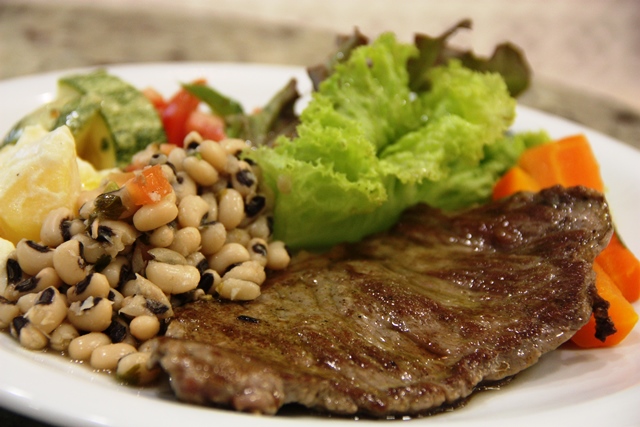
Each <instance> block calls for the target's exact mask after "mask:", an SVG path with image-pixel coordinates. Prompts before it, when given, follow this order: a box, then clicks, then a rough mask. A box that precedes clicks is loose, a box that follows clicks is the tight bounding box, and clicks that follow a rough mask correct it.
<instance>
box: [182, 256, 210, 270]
mask: <svg viewBox="0 0 640 427" xmlns="http://www.w3.org/2000/svg"><path fill="white" fill-rule="evenodd" d="M187 264H189V265H192V266H194V267H195V268H197V269H198V271H199V272H200V273H202V272H203V271H204V270H206V269H207V268H209V261H207V257H205V256H204V254H203V253H202V252H200V251H196V252H192V253H190V254H189V255H188V256H187Z"/></svg>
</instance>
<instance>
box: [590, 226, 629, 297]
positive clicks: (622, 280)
mask: <svg viewBox="0 0 640 427" xmlns="http://www.w3.org/2000/svg"><path fill="white" fill-rule="evenodd" d="M596 262H597V263H598V264H599V265H600V266H601V267H602V269H603V270H604V271H605V272H606V273H607V274H608V275H609V276H610V277H611V279H612V280H613V281H614V283H615V284H616V285H617V286H618V288H619V289H620V292H622V295H624V297H625V298H626V299H627V301H629V302H634V301H637V300H638V298H639V297H640V261H638V259H637V258H636V257H635V256H634V255H633V253H632V252H631V251H630V250H629V249H628V248H627V247H626V246H625V245H624V243H622V241H621V240H620V238H619V237H618V235H617V233H614V235H613V237H611V241H610V242H609V245H608V246H607V247H606V248H605V249H604V250H603V251H602V252H601V253H600V255H598V257H597V258H596Z"/></svg>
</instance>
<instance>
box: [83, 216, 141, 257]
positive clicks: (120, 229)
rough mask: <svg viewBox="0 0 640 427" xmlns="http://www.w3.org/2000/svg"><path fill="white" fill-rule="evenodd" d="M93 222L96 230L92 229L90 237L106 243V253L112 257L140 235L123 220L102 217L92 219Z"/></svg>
mask: <svg viewBox="0 0 640 427" xmlns="http://www.w3.org/2000/svg"><path fill="white" fill-rule="evenodd" d="M134 216H135V214H134ZM94 224H98V225H97V227H96V230H95V231H92V235H91V237H92V238H93V239H95V240H96V241H98V242H102V243H107V244H108V245H107V248H106V250H107V253H108V254H109V255H111V256H112V257H115V256H117V255H118V253H120V252H122V251H123V250H124V249H125V248H126V247H127V246H129V245H132V244H133V243H134V242H135V241H136V239H137V238H138V236H139V235H140V232H139V231H138V230H136V229H135V228H134V227H133V226H132V225H131V224H129V223H127V222H124V221H114V220H109V219H104V220H100V221H94ZM85 251H86V249H85Z"/></svg>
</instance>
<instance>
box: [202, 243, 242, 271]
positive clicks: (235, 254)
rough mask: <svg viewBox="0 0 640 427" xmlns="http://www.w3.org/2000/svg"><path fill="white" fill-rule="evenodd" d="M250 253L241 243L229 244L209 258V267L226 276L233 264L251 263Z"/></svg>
mask: <svg viewBox="0 0 640 427" xmlns="http://www.w3.org/2000/svg"><path fill="white" fill-rule="evenodd" d="M249 259H250V256H249V251H248V250H247V248H245V247H244V246H243V245H241V244H239V243H227V244H225V245H224V246H223V247H222V248H220V250H219V251H218V252H216V253H215V254H213V255H212V256H211V257H209V265H210V266H211V268H212V269H214V270H216V271H217V272H218V273H220V274H224V272H225V270H226V269H227V267H229V266H230V265H231V264H236V263H239V262H244V261H249Z"/></svg>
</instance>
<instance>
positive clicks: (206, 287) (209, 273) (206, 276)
mask: <svg viewBox="0 0 640 427" xmlns="http://www.w3.org/2000/svg"><path fill="white" fill-rule="evenodd" d="M220 282H222V278H221V277H220V274H218V272H217V271H215V270H212V269H207V270H205V271H204V272H203V273H202V274H201V275H200V283H198V288H200V289H202V290H203V291H204V292H205V293H206V294H210V295H212V294H213V293H214V292H215V290H216V287H217V286H218V285H219V284H220Z"/></svg>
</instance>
